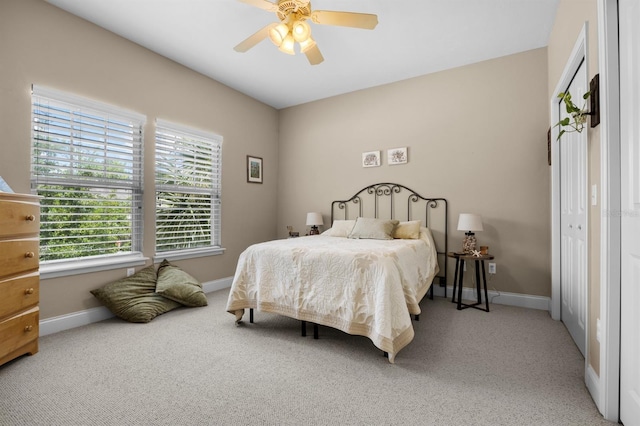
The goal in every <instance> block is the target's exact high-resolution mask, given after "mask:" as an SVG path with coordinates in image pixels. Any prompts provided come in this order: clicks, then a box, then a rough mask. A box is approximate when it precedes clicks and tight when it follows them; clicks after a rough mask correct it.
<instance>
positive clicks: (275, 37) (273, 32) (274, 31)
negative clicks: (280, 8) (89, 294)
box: [269, 24, 289, 47]
mask: <svg viewBox="0 0 640 426" xmlns="http://www.w3.org/2000/svg"><path fill="white" fill-rule="evenodd" d="M288 33H289V27H287V26H286V25H285V24H278V25H276V26H275V27H273V28H271V29H270V30H269V38H270V39H271V41H272V42H273V44H275V45H276V46H278V47H280V46H282V43H283V42H284V39H285V38H286V37H287V34H288Z"/></svg>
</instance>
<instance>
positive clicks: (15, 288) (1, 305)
mask: <svg viewBox="0 0 640 426" xmlns="http://www.w3.org/2000/svg"><path fill="white" fill-rule="evenodd" d="M39 298H40V275H39V274H38V272H32V273H30V274H28V275H23V276H20V277H16V278H10V279H4V280H3V279H0V320H2V319H3V318H5V317H9V316H12V315H15V314H17V313H18V312H20V311H24V310H25V309H27V308H30V307H32V306H36V305H37V304H38V300H39Z"/></svg>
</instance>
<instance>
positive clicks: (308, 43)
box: [300, 37, 316, 53]
mask: <svg viewBox="0 0 640 426" xmlns="http://www.w3.org/2000/svg"><path fill="white" fill-rule="evenodd" d="M315 45H316V41H315V40H314V39H313V38H312V37H309V38H308V39H306V40H304V41H301V42H300V53H306V52H307V51H308V50H309V49H311V48H313V46H315Z"/></svg>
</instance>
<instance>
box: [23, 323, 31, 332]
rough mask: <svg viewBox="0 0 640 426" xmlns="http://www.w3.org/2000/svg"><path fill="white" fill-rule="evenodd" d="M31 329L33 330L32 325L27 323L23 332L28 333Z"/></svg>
mask: <svg viewBox="0 0 640 426" xmlns="http://www.w3.org/2000/svg"><path fill="white" fill-rule="evenodd" d="M32 330H33V326H32V325H27V326H25V327H24V332H25V333H28V332H30V331H32Z"/></svg>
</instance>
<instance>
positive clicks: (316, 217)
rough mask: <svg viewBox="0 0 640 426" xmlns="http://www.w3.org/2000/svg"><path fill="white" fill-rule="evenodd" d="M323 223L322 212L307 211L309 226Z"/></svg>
mask: <svg viewBox="0 0 640 426" xmlns="http://www.w3.org/2000/svg"><path fill="white" fill-rule="evenodd" d="M322 224H323V222H322V214H321V213H307V226H318V225H322Z"/></svg>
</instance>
